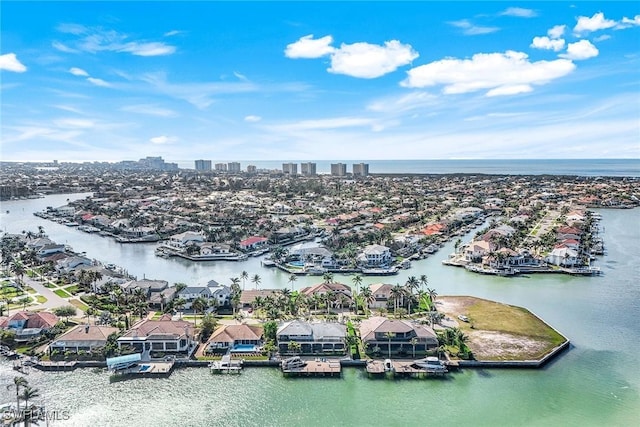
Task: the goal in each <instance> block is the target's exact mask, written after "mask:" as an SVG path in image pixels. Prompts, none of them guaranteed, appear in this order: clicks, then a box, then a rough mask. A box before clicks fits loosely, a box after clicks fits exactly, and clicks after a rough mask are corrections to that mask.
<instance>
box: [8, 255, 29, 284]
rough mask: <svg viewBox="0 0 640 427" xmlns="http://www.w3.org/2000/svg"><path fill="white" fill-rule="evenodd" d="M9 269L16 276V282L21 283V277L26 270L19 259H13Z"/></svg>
mask: <svg viewBox="0 0 640 427" xmlns="http://www.w3.org/2000/svg"><path fill="white" fill-rule="evenodd" d="M10 269H11V271H13V274H15V275H16V277H17V278H18V282H19V283H20V284H23V282H22V278H23V276H24V273H26V272H27V270H26V269H25V267H24V265H23V264H22V263H21V262H20V261H13V262H12V263H11V267H10Z"/></svg>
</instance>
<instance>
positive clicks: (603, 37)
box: [593, 34, 611, 42]
mask: <svg viewBox="0 0 640 427" xmlns="http://www.w3.org/2000/svg"><path fill="white" fill-rule="evenodd" d="M610 38H611V36H610V35H609V34H602V35H599V36H598V37H594V38H593V41H594V42H603V41H605V40H609V39H610Z"/></svg>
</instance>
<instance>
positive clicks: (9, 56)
mask: <svg viewBox="0 0 640 427" xmlns="http://www.w3.org/2000/svg"><path fill="white" fill-rule="evenodd" d="M0 70H6V71H13V72H14V73H24V72H25V71H27V67H25V66H24V64H23V63H22V62H20V61H19V60H18V58H17V57H16V54H15V53H5V54H4V55H0Z"/></svg>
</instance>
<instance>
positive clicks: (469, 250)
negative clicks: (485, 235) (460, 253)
mask: <svg viewBox="0 0 640 427" xmlns="http://www.w3.org/2000/svg"><path fill="white" fill-rule="evenodd" d="M494 249H495V245H494V244H492V243H491V242H489V241H486V240H474V241H472V242H470V243H469V244H468V245H467V247H466V248H465V250H464V259H465V260H466V261H468V262H479V261H481V260H482V258H483V257H485V256H487V255H488V254H489V253H491V252H492V251H493V250H494Z"/></svg>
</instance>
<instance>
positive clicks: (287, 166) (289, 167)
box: [282, 163, 298, 175]
mask: <svg viewBox="0 0 640 427" xmlns="http://www.w3.org/2000/svg"><path fill="white" fill-rule="evenodd" d="M282 172H283V173H285V174H289V175H297V174H298V164H297V163H283V164H282Z"/></svg>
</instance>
